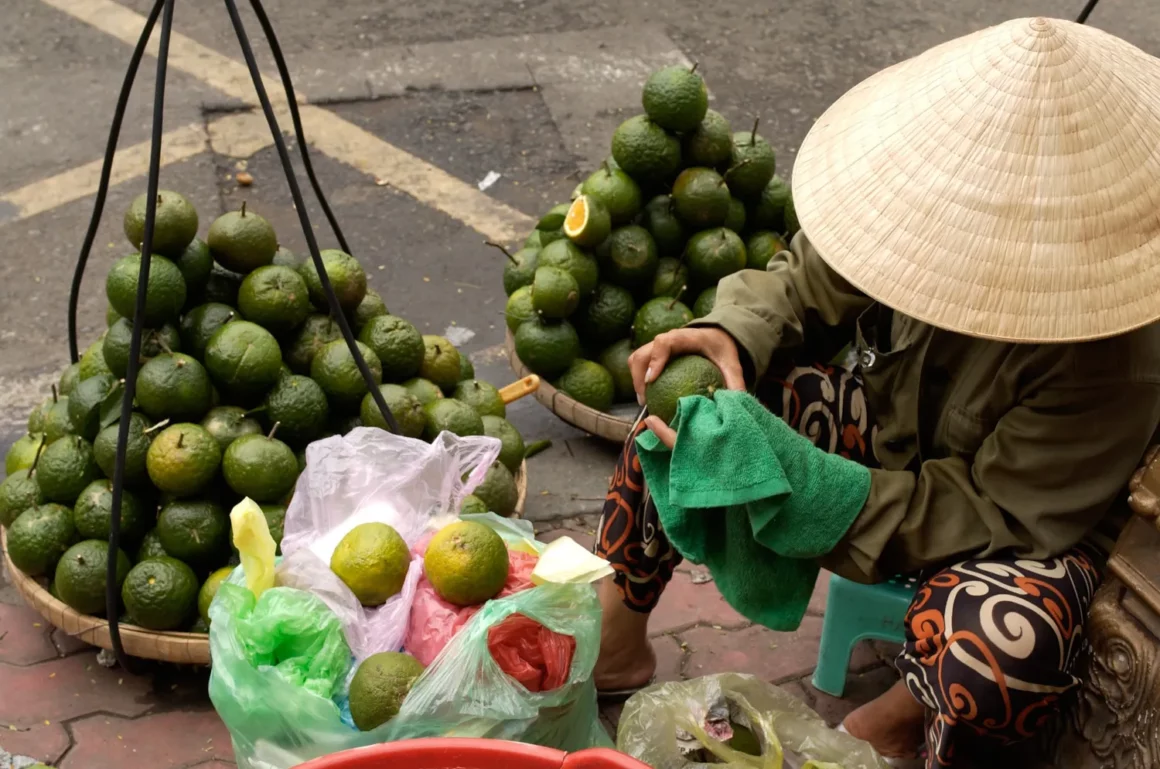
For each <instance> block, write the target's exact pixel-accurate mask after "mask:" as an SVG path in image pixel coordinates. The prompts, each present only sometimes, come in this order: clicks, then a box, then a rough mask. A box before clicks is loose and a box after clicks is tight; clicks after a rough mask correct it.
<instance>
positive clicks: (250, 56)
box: [225, 0, 399, 434]
mask: <svg viewBox="0 0 1160 769" xmlns="http://www.w3.org/2000/svg"><path fill="white" fill-rule="evenodd" d="M250 2H251V4H253V5H254V7H255V10H256V9H257V7H258V5H259V0H250ZM225 4H226V10H228V11H229V14H230V21H232V22H233V25H234V32H235V33H236V34H237V36H238V45H240V46H241V48H242V56H243V57H244V58H245V60H246V67H247V68H248V69H249V70H250V79H251V80H253V81H254V91H255V92H257V94H258V101H259V102H261V104H262V112H263V113H264V114H265V115H266V123H267V124H268V125H269V126H270V133H271V134H272V135H273V137H274V146H275V147H276V148H277V149H278V158H279V160H281V161H282V170H283V171H285V172H286V182H287V183H288V184H289V185H290V195H291V197H293V198H294V208H295V210H297V212H298V221H299V223H300V224H301V225H302V232H303V234H304V235H305V236H306V245H307V247H308V248H309V249H310V258H311V260H312V261H313V262H314V267H315V269H316V270H317V271H318V279H319V282H321V283H322V290H323V291H325V292H326V299H327V301H328V302H329V304H330V314H331V315H332V316H334V319H335V320H336V321H338V328H339V330H340V331H341V332H342V337H343V339H345V340H346V344H347V347H349V348H350V352H351V355H352V356H354V362H355V364H356V365H357V366H358V370H359V371H360V372H361V373H362V377H363V381H365V382H366V385H367V388H368V389H369V390H370V393H371V398H373V399H374V401H375V405H377V406H378V407H379V411H380V412H382V415H383V418H384V419H385V420H386V422H387V425H388V426H389V427H390V429H391V432H393V433H396V434H398V432H399V424H398V422H396V421H395V415H394V414H392V413H391V409H390V407H389V406H387V402H386V400H384V399H383V394H382V392H381V391H380V390H379V386H378V385H377V384H375V380H374V375H373V374H372V373H371V369H370V366H368V365H367V362H366V359H365V358H363V356H362V353H361V352H359V349H358V345H357V344H356V343H355V338H354V331H352V330H351V328H350V323H349V322H347V319H346V314H345V313H344V312H343V311H342V306H341V305H339V303H338V297H337V296H335V295H334V289H333V288H331V285H330V276H328V275H327V274H326V267H325V266H324V265H323V263H322V256H321V254H320V253H319V251H318V240H317V239H316V238H315V237H314V227H313V226H312V225H311V224H310V214H308V213H307V212H306V201H305V200H303V199H302V190H301V189H299V188H298V179H297V177H296V176H295V174H294V166H293V165H292V164H291V162H290V152H289V150H287V149H286V140H285V139H283V138H282V129H281V128H279V127H278V118H277V117H275V115H274V107H273V106H272V105H271V104H270V97H269V96H267V95H266V86H265V85H264V84H263V83H262V73H261V71H260V70H259V69H258V62H257V60H256V59H255V58H254V49H253V47H252V46H251V45H250V38H249V37H248V36H247V35H246V27H245V25H244V24H242V17H241V16H240V15H239V14H238V6H237V3H235V2H234V0H225ZM263 28H264V29H266V33H267V34H268V35H269V36H270V41H271V47H275V46H274V42H273V41H274V40H275V37H274V30H273V28H271V27H266V26H265V25H263ZM279 69H282V67H279ZM283 76H284V78H285V82H288V81H289V79H290V76H289V73H284V75H283ZM287 96H288V97H289V92H288V93H287ZM291 103H292V102H291ZM296 112H297V108H295V107H291V114H295V113H296ZM299 144H300V145H301V146H302V151H303V152H306V142H305V141H302V140H301V139H300V140H299ZM336 233H337V228H336Z"/></svg>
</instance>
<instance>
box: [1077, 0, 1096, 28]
mask: <svg viewBox="0 0 1160 769" xmlns="http://www.w3.org/2000/svg"><path fill="white" fill-rule="evenodd" d="M1099 2H1100V0H1088V1H1087V5H1085V6H1084V7H1083V10H1082V11H1080V12H1079V16H1076V17H1075V23H1076V24H1086V23H1087V20H1088V16H1091V15H1092V11H1094V10H1095V9H1096V5H1097V4H1098V3H1099Z"/></svg>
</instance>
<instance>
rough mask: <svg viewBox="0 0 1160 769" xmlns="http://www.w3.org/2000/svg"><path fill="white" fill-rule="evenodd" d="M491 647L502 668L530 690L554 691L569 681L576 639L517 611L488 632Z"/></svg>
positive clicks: (489, 648) (493, 657)
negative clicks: (552, 629)
mask: <svg viewBox="0 0 1160 769" xmlns="http://www.w3.org/2000/svg"><path fill="white" fill-rule="evenodd" d="M487 650H488V651H489V652H491V657H492V659H494V660H495V662H496V664H497V665H499V668H500V670H502V671H503V672H505V673H507V674H508V675H509V676H511V677H512V678H514V679H516V680H517V681H519V682H520V683H521V684H523V686H524V688H525V689H527V690H528V691H529V692H550V691H552V690H553V689H557V688H559V687H561V686H563V685H564V684H565V683H567V681H568V673H569V671H571V670H572V656H573V655H574V654H576V639H575V638H573V637H572V636H570V635H561V634H560V633H555V632H553V631H551V630H548V628H546V627H544V626H543V625H541V624H540V623H539V622H536V621H535V620H534V619H531V618H530V617H525V616H524V615H523V614H513V615H511V616H510V617H508V618H507V619H505V620H504V621H503V622H500V623H499V624H498V625H492V626H491V628H490V629H489V630H488V631H487Z"/></svg>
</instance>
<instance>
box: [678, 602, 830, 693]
mask: <svg viewBox="0 0 1160 769" xmlns="http://www.w3.org/2000/svg"><path fill="white" fill-rule="evenodd" d="M821 626H822V621H821V620H820V619H818V618H817V617H806V618H805V619H804V620H803V622H802V625H801V627H800V628H799V629H798V631H797V632H796V633H776V632H774V631H772V630H769V629H767V628H764V627H760V626H757V625H754V626H751V627H747V628H744V629H742V630H733V631H729V630H715V629H713V628H711V627H698V628H694V629H692V630H688V631H686V632H684V633H681V634H680V637H681V640H682V641H684V642H685V643H686V644H688V647H689V652H690V657H689V661H688V663H687V664H686V666H685V675H687V676H688V677H690V678H696V677H698V676H704V675H709V674H711V673H727V672H733V673H748V674H750V675H755V676H757V677H758V678H762V679H764V680H766V681H781V680H784V679H788V678H794V677H797V676H801V675H804V674H805V673H806V672H808V671H810V670H813V668H814V666H815V665H817V662H818V636H819V634H820V633H821Z"/></svg>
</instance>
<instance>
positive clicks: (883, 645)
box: [869, 641, 902, 667]
mask: <svg viewBox="0 0 1160 769" xmlns="http://www.w3.org/2000/svg"><path fill="white" fill-rule="evenodd" d="M869 643H870V648H871V650H873V652H874V655H875V656H876V657H878V659H880V660H882V661H883V662H885V663H886V664H887V665H890V666H891V667H894V666H895V665H894V661H895V660H896V659H898V653H899V652H901V651H902V644H897V643H891V642H890V641H870V642H869Z"/></svg>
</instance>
